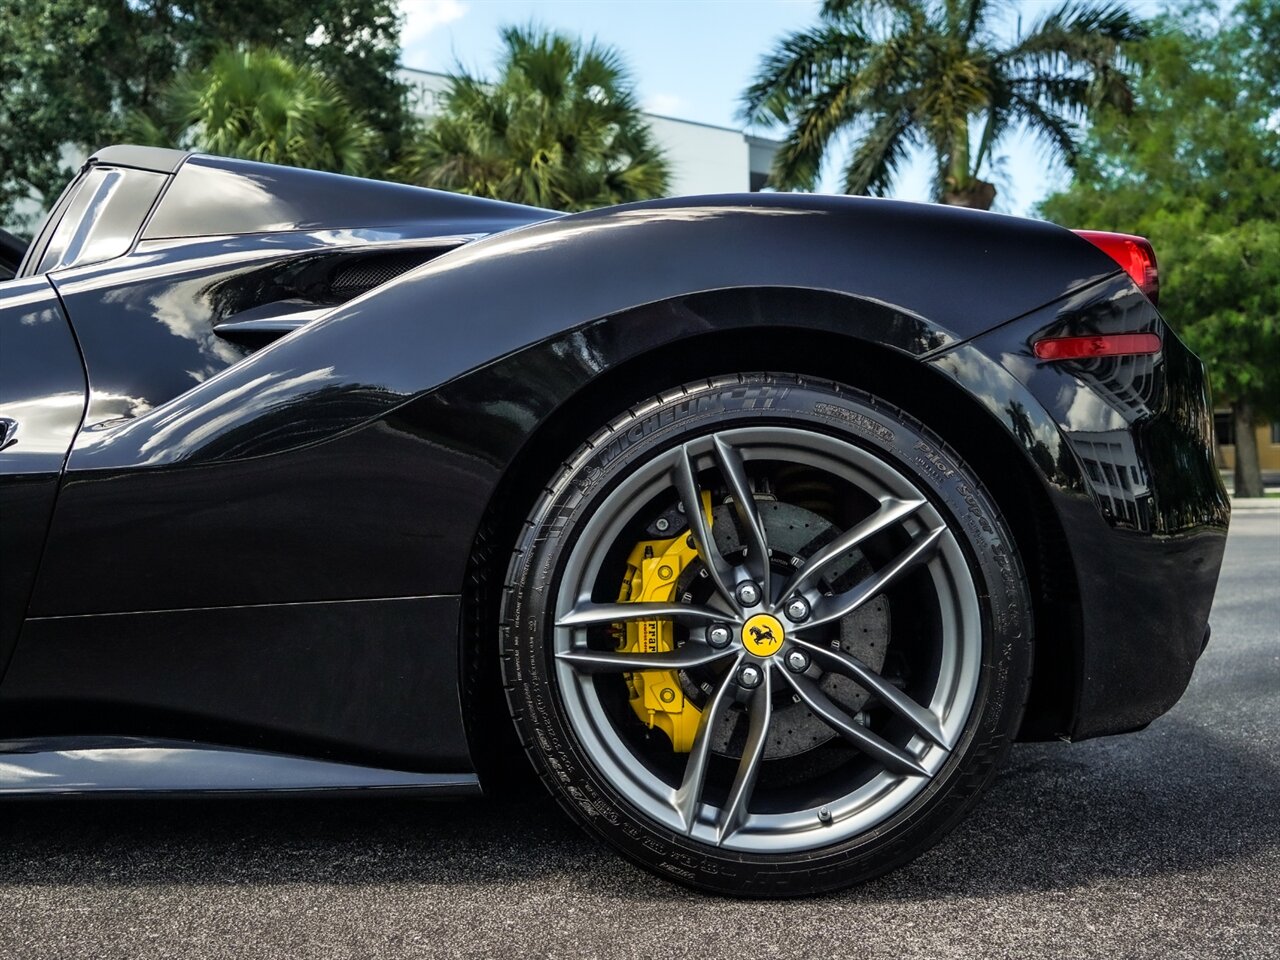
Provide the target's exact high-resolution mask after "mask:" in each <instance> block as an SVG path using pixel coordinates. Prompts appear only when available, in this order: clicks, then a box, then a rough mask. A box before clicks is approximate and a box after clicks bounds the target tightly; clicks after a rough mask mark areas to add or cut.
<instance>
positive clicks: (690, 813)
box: [672, 653, 744, 833]
mask: <svg viewBox="0 0 1280 960" xmlns="http://www.w3.org/2000/svg"><path fill="white" fill-rule="evenodd" d="M743 656H744V654H742V653H739V654H738V658H737V660H735V661H734V662H733V663H732V664H730V665H729V669H728V670H727V671H726V672H725V675H724V677H723V679H721V681H720V687H719V689H717V690H716V692H715V696H714V697H713V698H712V700H711V702H710V703H709V704H707V706H706V709H704V710H703V711H702V718H701V719H700V720H699V721H698V732H697V733H695V734H694V736H693V749H692V750H690V751H689V759H688V760H687V761H686V762H685V765H684V779H683V780H682V781H681V783H680V788H679V789H678V790H676V795H675V798H674V800H673V801H672V805H673V806H674V807H675V808H676V813H678V814H679V815H680V822H681V823H683V824H684V832H685V833H692V832H693V827H694V824H695V823H697V820H698V806H699V805H700V803H701V802H702V788H703V786H704V785H705V783H706V779H707V763H708V761H709V760H710V759H711V731H712V730H713V729H715V725H716V724H717V723H718V722H719V720H720V714H721V712H722V710H723V709H724V706H725V704H726V702H727V700H728V696H727V695H728V693H729V691H731V690H732V689H733V686H734V684H733V675H734V671H735V670H737V668H738V664H739V663H740V662H741V661H742V658H743Z"/></svg>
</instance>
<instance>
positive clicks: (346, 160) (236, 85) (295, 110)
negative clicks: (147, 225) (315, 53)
mask: <svg viewBox="0 0 1280 960" xmlns="http://www.w3.org/2000/svg"><path fill="white" fill-rule="evenodd" d="M131 126H132V131H131V132H132V134H133V136H134V137H136V138H138V139H141V140H144V141H146V142H148V143H152V144H157V145H162V146H179V147H186V148H191V149H197V150H203V151H207V152H209V153H216V154H220V155H222V156H228V157H241V158H243V159H246V160H261V161H263V162H266V163H283V164H288V165H290V166H296V167H307V168H310V169H312V170H328V171H332V172H335V173H349V174H354V175H362V174H365V173H367V172H368V167H369V164H370V161H371V159H372V157H373V149H374V144H375V137H374V133H373V131H372V130H371V129H370V128H369V126H368V125H367V124H365V123H364V122H363V121H361V120H360V119H358V118H357V117H356V116H355V114H354V113H353V111H352V110H351V108H350V107H349V106H348V104H347V102H346V100H345V99H344V98H343V95H342V93H341V91H339V90H338V88H337V86H335V85H334V83H333V82H332V81H331V80H329V79H328V78H327V77H325V76H323V75H322V74H320V73H319V72H317V71H316V70H315V69H314V68H312V67H309V66H305V65H302V64H298V63H295V62H293V61H291V60H289V59H288V58H286V57H284V56H283V55H281V54H279V53H277V52H275V51H272V50H263V49H258V50H234V49H228V50H223V51H221V52H220V53H218V54H216V55H215V56H214V58H213V60H212V61H211V62H210V64H209V66H208V67H206V68H204V69H202V70H194V71H187V72H185V73H180V74H178V75H177V76H176V77H174V79H173V81H172V82H171V83H170V84H169V86H168V87H167V88H166V89H165V91H164V93H163V94H162V96H161V98H160V106H159V109H158V110H157V111H156V112H155V113H154V114H152V115H143V114H135V115H134V116H133V118H132V120H131Z"/></svg>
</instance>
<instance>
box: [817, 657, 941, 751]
mask: <svg viewBox="0 0 1280 960" xmlns="http://www.w3.org/2000/svg"><path fill="white" fill-rule="evenodd" d="M793 642H794V643H795V644H796V645H797V646H800V647H803V648H804V649H805V650H808V651H809V652H810V653H811V654H813V656H814V658H815V659H818V660H821V661H824V662H825V664H826V665H827V666H828V667H830V668H832V669H834V670H835V671H836V672H837V673H841V674H844V676H846V677H848V678H849V679H851V680H853V681H854V682H855V683H857V684H858V685H859V686H861V687H862V688H863V689H864V690H867V691H868V692H870V693H872V694H874V695H875V696H876V697H878V698H879V699H880V701H881V702H882V703H883V704H884V705H885V706H887V707H888V708H889V709H890V710H892V711H893V712H894V713H896V714H897V715H898V716H900V717H902V718H903V719H904V720H906V721H907V722H908V723H910V724H911V725H912V726H913V727H915V729H916V731H917V732H918V733H919V734H920V735H921V736H923V737H927V738H929V739H930V740H932V741H933V742H934V743H936V744H937V745H938V746H940V747H942V748H943V749H945V750H950V749H951V744H950V743H948V742H947V738H946V736H945V735H944V734H943V732H942V725H941V724H940V723H939V722H938V718H937V717H936V716H934V714H933V712H932V711H931V710H929V709H928V708H927V707H923V706H921V705H920V704H918V703H916V702H915V701H914V700H912V699H911V698H910V697H908V696H907V695H906V694H905V693H903V692H902V691H901V690H899V689H898V688H897V687H895V686H894V685H893V684H891V683H889V682H888V681H887V680H885V679H884V677H882V676H880V674H878V673H876V672H875V671H874V670H872V669H871V668H870V667H868V666H867V665H866V664H865V663H863V662H862V661H861V660H859V659H858V658H857V657H853V656H850V655H849V654H847V653H845V652H844V651H842V650H834V649H832V648H831V647H828V646H824V645H823V644H819V643H809V642H807V641H805V640H801V639H799V638H793Z"/></svg>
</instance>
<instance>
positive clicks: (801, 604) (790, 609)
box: [786, 597, 809, 623]
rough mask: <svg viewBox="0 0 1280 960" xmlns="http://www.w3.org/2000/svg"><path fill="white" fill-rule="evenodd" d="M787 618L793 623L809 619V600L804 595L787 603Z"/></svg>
mask: <svg viewBox="0 0 1280 960" xmlns="http://www.w3.org/2000/svg"><path fill="white" fill-rule="evenodd" d="M786 614H787V619H788V620H790V621H791V622H792V623H802V622H803V621H805V620H808V619H809V601H808V600H806V599H805V598H804V597H796V598H795V599H794V600H791V601H789V602H788V603H787V607H786Z"/></svg>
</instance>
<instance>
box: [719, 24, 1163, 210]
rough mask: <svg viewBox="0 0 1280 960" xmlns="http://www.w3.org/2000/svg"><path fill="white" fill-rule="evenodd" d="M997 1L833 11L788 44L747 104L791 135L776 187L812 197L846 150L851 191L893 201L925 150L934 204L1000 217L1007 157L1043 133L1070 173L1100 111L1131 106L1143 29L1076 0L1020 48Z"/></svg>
mask: <svg viewBox="0 0 1280 960" xmlns="http://www.w3.org/2000/svg"><path fill="white" fill-rule="evenodd" d="M1002 9H1003V7H1002V5H1001V4H1000V3H999V2H998V0H825V2H824V3H823V5H822V11H821V15H820V19H819V22H818V24H817V25H816V26H815V27H813V28H811V29H808V30H803V31H800V32H798V33H793V34H791V35H790V36H787V37H784V38H783V39H782V40H781V41H780V42H779V44H778V46H777V47H776V49H774V51H773V52H772V53H770V54H769V55H767V56H766V57H765V58H764V59H763V60H762V62H761V65H760V69H759V71H758V72H757V74H756V77H755V81H754V82H753V83H752V85H751V86H750V87H749V88H748V89H747V91H746V93H745V94H744V95H743V99H742V115H743V117H744V119H745V120H746V121H747V122H750V123H759V124H775V123H777V124H784V125H786V127H787V134H786V140H785V142H784V143H783V146H782V149H780V150H779V151H778V154H777V156H776V157H775V160H774V167H773V172H772V174H771V180H772V182H773V183H774V185H776V186H779V187H782V188H787V189H796V188H799V189H810V190H811V189H813V188H814V186H815V184H816V183H817V180H818V177H819V174H820V171H821V166H822V162H823V158H824V157H825V156H826V155H827V152H828V150H829V149H830V147H831V145H832V142H833V140H838V139H840V138H847V139H849V140H850V142H851V145H852V149H851V151H850V155H849V159H848V163H847V165H846V166H845V169H844V191H845V192H846V193H851V194H869V195H871V196H883V195H884V194H885V193H887V192H888V191H889V190H890V189H891V188H892V186H893V182H894V178H895V177H896V176H897V173H898V170H899V168H900V167H901V165H902V162H903V161H904V160H905V159H906V158H907V156H908V154H909V153H910V151H911V150H912V149H913V148H923V149H925V150H927V151H928V152H929V153H930V154H931V155H932V157H933V160H934V165H935V169H936V174H935V176H934V194H935V199H938V200H941V201H942V202H943V203H950V204H957V205H961V206H968V207H979V208H982V209H989V208H990V206H991V203H992V201H993V200H994V199H995V195H996V190H995V186H994V185H993V184H992V183H990V182H988V181H986V180H983V179H981V175H983V174H986V175H988V176H989V175H990V174H989V170H990V166H991V163H992V161H993V159H994V156H993V154H994V152H995V151H996V150H997V149H998V148H999V145H1000V143H1001V141H1002V140H1003V139H1004V138H1005V137H1006V136H1008V135H1009V134H1011V133H1016V132H1018V131H1020V130H1027V131H1030V132H1031V133H1032V134H1033V135H1035V136H1036V137H1037V138H1038V139H1039V140H1040V141H1041V142H1042V143H1043V144H1044V145H1045V146H1046V147H1047V148H1048V150H1049V151H1050V152H1051V153H1052V154H1053V155H1055V156H1056V157H1058V158H1060V159H1062V160H1065V161H1066V162H1068V163H1071V162H1072V161H1073V160H1074V159H1075V155H1076V141H1077V137H1078V127H1079V124H1080V123H1081V121H1083V120H1084V119H1085V118H1086V117H1087V115H1088V113H1089V112H1090V111H1091V110H1092V109H1093V108H1094V107H1096V106H1098V105H1099V104H1111V105H1114V106H1116V107H1120V108H1124V107H1127V106H1128V105H1129V103H1130V101H1131V92H1130V89H1129V78H1128V74H1127V67H1128V64H1127V62H1126V60H1125V57H1124V46H1125V45H1126V44H1127V43H1129V42H1131V41H1133V40H1135V39H1137V38H1138V37H1140V36H1142V35H1143V32H1144V28H1143V25H1142V23H1141V22H1139V21H1137V20H1135V19H1134V17H1133V16H1132V15H1131V14H1130V13H1129V12H1128V11H1127V10H1125V9H1124V7H1122V6H1121V5H1119V4H1117V3H1113V2H1107V3H1091V2H1066V3H1063V4H1061V5H1059V6H1057V7H1055V8H1054V9H1053V10H1050V11H1049V12H1048V13H1046V14H1044V15H1043V16H1042V17H1041V18H1040V19H1039V20H1038V21H1037V22H1036V23H1035V24H1034V25H1033V26H1032V27H1031V29H1030V32H1028V33H1025V34H1023V35H1021V36H1020V37H1018V38H1016V39H1015V40H1013V41H1011V42H1004V41H1002V40H1001V39H1000V38H999V36H997V34H996V32H995V30H994V29H993V23H992V21H993V17H994V15H995V14H997V13H998V12H1000V11H1001V10H1002Z"/></svg>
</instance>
